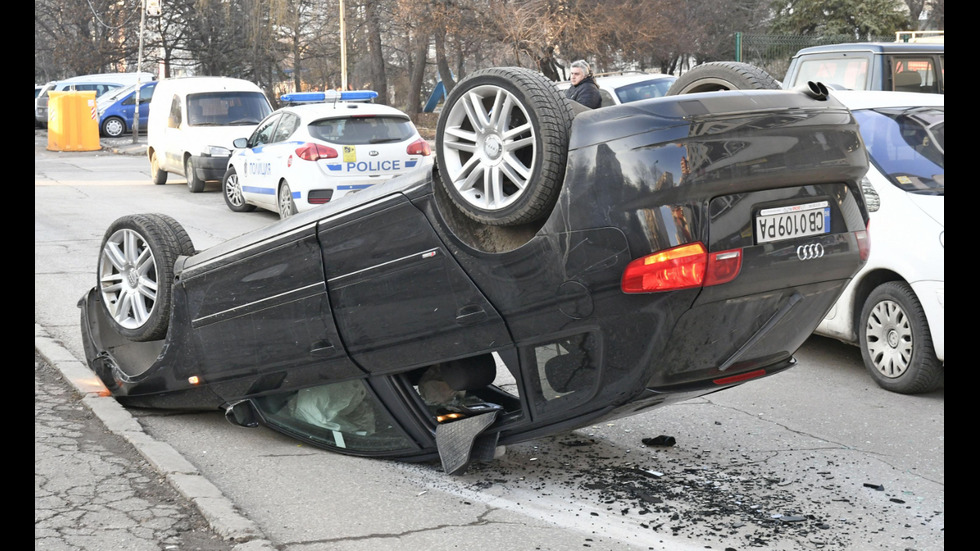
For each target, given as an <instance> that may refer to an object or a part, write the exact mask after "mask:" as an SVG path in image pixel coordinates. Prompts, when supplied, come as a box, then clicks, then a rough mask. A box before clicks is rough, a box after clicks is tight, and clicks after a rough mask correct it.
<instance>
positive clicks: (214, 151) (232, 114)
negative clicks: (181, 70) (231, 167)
mask: <svg viewBox="0 0 980 551" xmlns="http://www.w3.org/2000/svg"><path fill="white" fill-rule="evenodd" d="M271 112H272V106H271V105H270V104H269V100H268V98H266V97H265V94H264V93H263V92H262V90H261V89H260V88H259V87H258V86H256V85H255V84H254V83H251V82H249V81H247V80H240V79H236V78H226V77H190V78H176V79H166V80H162V81H160V82H159V83H158V84H157V87H156V91H155V92H154V93H153V100H152V101H151V102H150V111H149V121H148V122H147V148H146V154H147V158H148V159H149V161H150V175H151V178H152V179H153V183H155V184H165V183H167V173H170V172H172V173H174V174H180V175H183V176H184V177H185V178H187V187H188V189H190V191H191V192H193V193H198V192H200V191H203V190H204V183H205V182H207V181H214V180H218V181H220V180H221V178H222V177H223V176H224V174H225V169H226V168H227V167H228V158H229V157H231V150H232V147H233V146H232V141H234V140H235V138H237V137H239V136H242V135H248V134H249V133H251V132H252V131H253V130H255V127H256V125H258V124H259V121H261V120H262V119H264V118H265V117H266V116H268V115H269V113H271Z"/></svg>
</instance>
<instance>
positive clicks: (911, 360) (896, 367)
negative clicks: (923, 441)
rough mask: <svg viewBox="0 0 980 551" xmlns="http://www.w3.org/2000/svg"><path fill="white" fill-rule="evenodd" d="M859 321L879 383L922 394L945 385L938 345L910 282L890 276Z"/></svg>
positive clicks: (870, 369) (870, 365)
mask: <svg viewBox="0 0 980 551" xmlns="http://www.w3.org/2000/svg"><path fill="white" fill-rule="evenodd" d="M859 321H860V323H861V325H860V331H859V335H858V338H859V339H860V344H861V355H862V356H863V358H864V365H865V367H866V368H867V369H868V372H869V373H871V377H872V378H873V379H874V380H875V382H876V383H878V386H880V387H882V388H884V389H886V390H890V391H892V392H898V393H901V394H918V393H922V392H929V391H932V390H935V389H936V388H939V386H941V385H942V383H943V380H944V377H943V373H944V366H943V362H941V361H939V359H938V358H937V357H936V352H935V350H934V349H933V346H932V335H931V333H930V332H929V322H928V320H927V319H926V314H925V311H924V310H923V309H922V305H921V304H919V300H918V299H917V298H916V296H915V293H914V292H913V291H912V289H911V288H910V287H909V286H908V285H906V284H905V283H903V282H899V281H889V282H887V283H883V284H882V285H879V286H878V287H876V288H875V289H874V290H873V291H872V292H871V294H870V295H868V299H867V300H866V301H865V303H864V307H863V308H862V309H861V319H860V320H859Z"/></svg>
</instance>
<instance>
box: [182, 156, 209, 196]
mask: <svg viewBox="0 0 980 551" xmlns="http://www.w3.org/2000/svg"><path fill="white" fill-rule="evenodd" d="M184 177H185V178H187V188H188V189H190V190H191V193H201V192H202V191H204V180H202V179H200V178H198V177H197V173H195V172H194V164H193V163H191V158H190V157H187V158H186V159H184Z"/></svg>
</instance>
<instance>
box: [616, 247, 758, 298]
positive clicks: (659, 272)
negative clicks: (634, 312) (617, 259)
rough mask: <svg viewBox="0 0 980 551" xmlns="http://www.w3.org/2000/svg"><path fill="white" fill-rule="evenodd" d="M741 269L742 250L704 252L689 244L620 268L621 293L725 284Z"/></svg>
mask: <svg viewBox="0 0 980 551" xmlns="http://www.w3.org/2000/svg"><path fill="white" fill-rule="evenodd" d="M741 268H742V250H741V249H732V250H728V251H721V252H714V253H710V254H709V253H707V251H706V250H705V247H704V244H702V243H700V242H696V243H688V244H686V245H681V246H678V247H674V248H672V249H667V250H665V251H660V252H657V253H654V254H651V255H647V256H644V257H643V258H638V259H636V260H634V261H633V262H630V263H629V265H627V266H626V270H625V271H623V279H622V283H621V287H622V289H623V292H624V293H653V292H657V291H673V290H677V289H690V288H693V287H702V286H708V285H719V284H721V283H727V282H729V281H731V280H733V279H735V277H736V276H738V272H739V270H741Z"/></svg>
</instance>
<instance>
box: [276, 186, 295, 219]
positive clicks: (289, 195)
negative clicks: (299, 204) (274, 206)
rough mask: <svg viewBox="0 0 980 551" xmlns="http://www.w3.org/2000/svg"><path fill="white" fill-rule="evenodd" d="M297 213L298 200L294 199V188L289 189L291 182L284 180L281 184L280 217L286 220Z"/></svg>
mask: <svg viewBox="0 0 980 551" xmlns="http://www.w3.org/2000/svg"><path fill="white" fill-rule="evenodd" d="M294 214H296V202H295V201H293V190H291V189H289V182H287V181H285V180H283V181H282V185H281V186H279V218H280V219H282V220H285V219H287V218H289V217H290V216H292V215H294Z"/></svg>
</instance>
